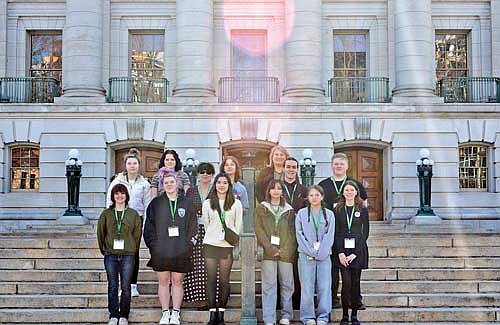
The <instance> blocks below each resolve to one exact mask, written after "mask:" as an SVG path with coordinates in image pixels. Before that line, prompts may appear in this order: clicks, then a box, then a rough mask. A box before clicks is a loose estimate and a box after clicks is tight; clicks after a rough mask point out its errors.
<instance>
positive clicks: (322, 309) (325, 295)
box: [299, 253, 332, 324]
mask: <svg viewBox="0 0 500 325" xmlns="http://www.w3.org/2000/svg"><path fill="white" fill-rule="evenodd" d="M331 267H332V262H331V261H330V258H326V259H324V260H323V261H317V260H309V259H308V258H307V255H304V254H302V253H299V278H300V287H301V294H300V320H301V321H302V323H304V324H305V323H306V322H307V321H308V320H312V319H315V316H314V291H315V290H314V289H316V292H317V296H318V317H317V320H318V321H320V320H322V321H325V322H328V321H329V318H330V312H331V310H332V289H331V286H332V285H331V282H332V273H331Z"/></svg>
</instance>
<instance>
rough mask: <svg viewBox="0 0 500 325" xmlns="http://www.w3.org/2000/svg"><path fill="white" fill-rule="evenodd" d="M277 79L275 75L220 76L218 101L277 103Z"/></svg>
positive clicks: (278, 95) (278, 98)
mask: <svg viewBox="0 0 500 325" xmlns="http://www.w3.org/2000/svg"><path fill="white" fill-rule="evenodd" d="M279 101H280V94H279V80H278V78H275V77H260V78H249V77H244V78H239V77H222V78H220V80H219V103H279Z"/></svg>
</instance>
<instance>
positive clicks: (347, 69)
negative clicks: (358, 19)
mask: <svg viewBox="0 0 500 325" xmlns="http://www.w3.org/2000/svg"><path fill="white" fill-rule="evenodd" d="M366 48H367V46H366V34H354V33H353V34H347V33H346V34H334V35H333V71H334V73H333V74H334V77H366V75H367V66H366Z"/></svg>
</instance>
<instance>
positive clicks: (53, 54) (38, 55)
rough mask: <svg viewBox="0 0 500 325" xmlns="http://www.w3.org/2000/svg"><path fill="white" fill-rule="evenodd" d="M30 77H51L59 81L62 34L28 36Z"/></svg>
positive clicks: (51, 33) (46, 33)
mask: <svg viewBox="0 0 500 325" xmlns="http://www.w3.org/2000/svg"><path fill="white" fill-rule="evenodd" d="M30 48H31V58H30V62H31V63H30V76H31V77H53V78H56V79H57V80H59V81H60V80H61V75H62V33H61V32H60V31H46V32H33V33H31V34H30Z"/></svg>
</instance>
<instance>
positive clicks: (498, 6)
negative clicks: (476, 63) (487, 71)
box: [491, 0, 500, 77]
mask: <svg viewBox="0 0 500 325" xmlns="http://www.w3.org/2000/svg"><path fill="white" fill-rule="evenodd" d="M499 53H500V0H491V70H492V76H493V77H500V60H498V54H499Z"/></svg>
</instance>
